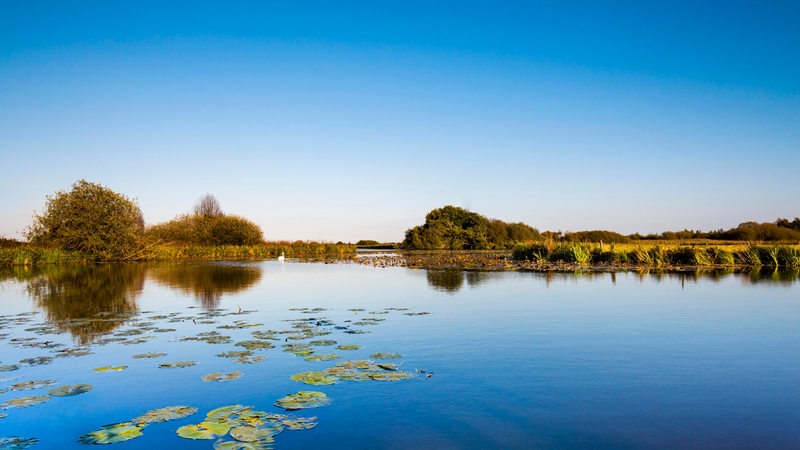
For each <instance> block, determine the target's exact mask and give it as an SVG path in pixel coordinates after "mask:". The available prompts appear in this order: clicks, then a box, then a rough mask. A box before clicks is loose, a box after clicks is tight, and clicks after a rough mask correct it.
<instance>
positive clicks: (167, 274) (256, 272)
mask: <svg viewBox="0 0 800 450" xmlns="http://www.w3.org/2000/svg"><path fill="white" fill-rule="evenodd" d="M148 275H149V276H150V277H152V278H153V279H154V280H155V281H157V282H158V283H161V284H164V285H166V286H169V287H171V288H176V289H180V290H182V291H183V292H185V293H187V294H190V295H194V296H195V297H197V299H198V300H200V303H201V304H202V305H203V308H206V309H215V308H217V307H218V306H219V302H220V299H222V295H223V294H232V293H236V292H242V291H245V290H247V289H249V288H250V287H252V286H253V285H255V284H256V283H258V281H259V280H260V279H261V269H260V268H258V267H254V266H249V265H240V264H213V263H211V264H209V263H197V264H192V263H187V264H172V265H164V266H157V267H153V268H152V269H151V270H150V271H149V273H148Z"/></svg>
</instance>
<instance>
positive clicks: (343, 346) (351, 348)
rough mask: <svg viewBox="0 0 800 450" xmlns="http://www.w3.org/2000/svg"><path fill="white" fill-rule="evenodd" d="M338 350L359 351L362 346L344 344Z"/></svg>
mask: <svg viewBox="0 0 800 450" xmlns="http://www.w3.org/2000/svg"><path fill="white" fill-rule="evenodd" d="M336 348H337V349H338V350H358V349H360V348H361V346H360V345H356V344H342V345H340V346H338V347H336Z"/></svg>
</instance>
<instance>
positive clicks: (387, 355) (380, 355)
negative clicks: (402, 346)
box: [369, 353, 403, 359]
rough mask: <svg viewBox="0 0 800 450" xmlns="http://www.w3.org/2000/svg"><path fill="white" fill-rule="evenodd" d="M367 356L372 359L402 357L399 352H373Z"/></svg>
mask: <svg viewBox="0 0 800 450" xmlns="http://www.w3.org/2000/svg"><path fill="white" fill-rule="evenodd" d="M369 357H370V358H374V359H396V358H402V357H403V355H401V354H400V353H373V354H371V355H369Z"/></svg>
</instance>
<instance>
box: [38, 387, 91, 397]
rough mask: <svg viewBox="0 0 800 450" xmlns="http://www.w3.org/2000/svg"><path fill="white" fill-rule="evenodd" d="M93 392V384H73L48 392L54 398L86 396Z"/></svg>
mask: <svg viewBox="0 0 800 450" xmlns="http://www.w3.org/2000/svg"><path fill="white" fill-rule="evenodd" d="M91 390H92V385H91V384H73V385H71V386H59V387H57V388H53V389H50V390H49V391H47V393H48V394H50V395H52V396H54V397H72V396H73V395H78V394H84V393H86V392H89V391H91Z"/></svg>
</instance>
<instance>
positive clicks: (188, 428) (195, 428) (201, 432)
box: [176, 425, 217, 439]
mask: <svg viewBox="0 0 800 450" xmlns="http://www.w3.org/2000/svg"><path fill="white" fill-rule="evenodd" d="M176 433H178V436H180V437H182V438H186V439H214V438H215V437H217V436H216V435H215V434H214V433H212V432H211V431H209V430H208V429H206V428H201V427H200V425H184V426H182V427H180V428H178V431H176Z"/></svg>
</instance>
